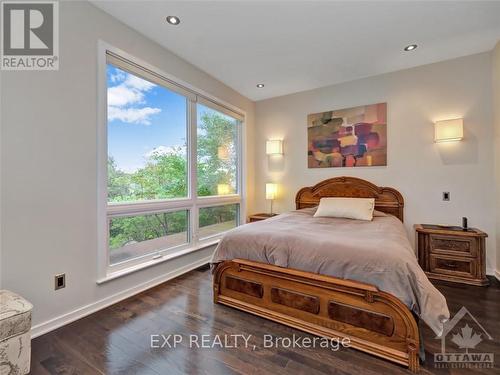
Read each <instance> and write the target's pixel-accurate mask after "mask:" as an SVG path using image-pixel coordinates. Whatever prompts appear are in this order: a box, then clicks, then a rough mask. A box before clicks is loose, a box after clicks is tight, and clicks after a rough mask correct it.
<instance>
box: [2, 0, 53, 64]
mask: <svg viewBox="0 0 500 375" xmlns="http://www.w3.org/2000/svg"><path fill="white" fill-rule="evenodd" d="M58 6H59V4H58V2H57V1H39V2H38V1H37V2H27V1H2V2H1V16H0V19H1V24H2V27H1V32H2V35H1V43H2V45H1V49H0V68H1V69H2V70H58V69H59V8H58Z"/></svg>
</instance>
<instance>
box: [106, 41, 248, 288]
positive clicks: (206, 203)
mask: <svg viewBox="0 0 500 375" xmlns="http://www.w3.org/2000/svg"><path fill="white" fill-rule="evenodd" d="M97 56H98V62H97V67H98V79H97V81H98V82H97V83H98V84H97V91H98V92H97V106H98V115H97V117H98V118H97V125H98V126H97V164H98V165H97V194H98V195H97V198H98V199H97V216H98V217H97V237H98V244H97V250H98V254H97V259H98V280H97V282H98V283H102V282H105V281H108V280H111V279H114V278H116V277H119V276H122V275H126V274H129V273H131V272H134V271H136V270H140V269H143V268H145V267H149V266H152V265H155V264H158V263H161V262H164V261H167V260H170V259H172V258H175V257H178V256H182V255H185V254H188V253H190V252H193V251H197V250H200V249H203V248H206V247H207V246H211V245H213V244H216V243H217V242H218V241H219V240H220V238H221V237H222V235H223V234H224V233H220V234H218V235H214V236H210V237H207V238H203V239H202V240H200V239H199V237H198V224H199V223H198V210H199V208H201V207H214V206H220V205H227V204H239V217H238V218H237V225H239V224H242V223H244V222H245V217H246V199H245V196H246V195H245V168H244V166H245V142H244V140H245V131H246V130H245V128H246V127H245V118H246V113H245V111H243V110H241V109H239V108H237V107H235V106H233V105H231V104H229V103H227V102H225V101H223V100H220V99H218V98H216V97H214V96H212V95H210V94H208V93H207V92H205V91H203V90H201V89H198V88H196V87H194V86H192V85H190V84H188V83H186V82H183V81H182V80H180V79H178V78H176V77H173V76H171V75H170V74H168V73H165V72H163V71H162V70H161V69H158V68H156V67H154V66H152V65H150V64H148V63H147V62H145V61H143V60H141V59H139V58H137V57H135V56H132V55H130V54H128V53H126V52H124V51H122V50H120V49H118V48H116V47H114V46H112V45H110V44H108V43H106V42H104V41H99V42H98V55H97ZM108 56H111V57H110V60H112V61H111V63H113V65H115V66H118V67H119V68H121V69H123V67H122V66H120V61H125V62H126V63H127V64H132V67H133V66H135V67H136V68H137V70H140V72H138V73H134V70H133V69H125V70H127V71H129V72H131V73H133V74H136V75H139V76H140V77H146V78H147V79H149V80H151V81H153V82H157V83H159V84H161V86H163V87H166V88H167V89H169V90H172V91H174V92H177V93H179V94H181V95H183V96H185V97H186V99H187V111H188V113H187V122H188V123H187V145H188V147H187V149H188V155H187V163H188V168H187V169H188V176H187V177H188V179H187V180H188V181H187V184H188V194H187V197H185V198H178V199H168V200H152V201H140V202H130V203H126V204H122V203H108V181H107V161H108V139H107V129H108V123H107V63H108ZM127 68H130V65H128V66H127ZM145 72H146V74H145ZM198 103H200V104H202V105H204V106H207V107H209V108H211V109H214V110H216V111H219V112H222V113H224V114H227V115H229V116H231V117H233V118H237V119H239V120H240V126H239V128H238V133H237V142H238V147H237V151H238V155H237V160H238V166H237V182H236V183H237V193H236V194H230V195H224V196H209V197H198V196H197V179H196V161H197V153H196V143H197V138H196V137H197V118H196V117H197V104H198ZM178 210H187V211H188V218H189V226H188V243H187V244H185V245H180V246H176V247H173V248H167V249H165V250H160V251H158V252H155V253H151V254H146V255H143V256H140V257H137V258H132V259H129V260H126V261H123V262H120V263H116V264H113V265H111V264H110V262H109V258H110V257H109V246H108V236H109V228H108V222H109V219H110V218H113V217H121V216H130V215H131V214H134V215H141V214H150V213H155V212H172V211H178Z"/></svg>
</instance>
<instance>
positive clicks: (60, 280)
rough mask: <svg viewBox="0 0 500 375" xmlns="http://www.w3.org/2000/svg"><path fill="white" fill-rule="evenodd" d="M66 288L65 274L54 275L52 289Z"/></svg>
mask: <svg viewBox="0 0 500 375" xmlns="http://www.w3.org/2000/svg"><path fill="white" fill-rule="evenodd" d="M62 288H66V274H65V273H60V274H59V275H55V276H54V290H58V289H62Z"/></svg>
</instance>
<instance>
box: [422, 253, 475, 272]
mask: <svg viewBox="0 0 500 375" xmlns="http://www.w3.org/2000/svg"><path fill="white" fill-rule="evenodd" d="M429 266H430V272H432V273H440V274H444V275H451V276H460V277H471V278H473V277H475V275H476V271H475V270H476V260H475V259H471V258H459V257H451V256H447V255H436V254H431V256H430V264H429Z"/></svg>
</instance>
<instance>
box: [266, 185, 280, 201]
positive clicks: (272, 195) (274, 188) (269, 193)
mask: <svg viewBox="0 0 500 375" xmlns="http://www.w3.org/2000/svg"><path fill="white" fill-rule="evenodd" d="M277 193H278V185H277V184H266V199H276V195H277Z"/></svg>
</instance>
